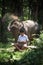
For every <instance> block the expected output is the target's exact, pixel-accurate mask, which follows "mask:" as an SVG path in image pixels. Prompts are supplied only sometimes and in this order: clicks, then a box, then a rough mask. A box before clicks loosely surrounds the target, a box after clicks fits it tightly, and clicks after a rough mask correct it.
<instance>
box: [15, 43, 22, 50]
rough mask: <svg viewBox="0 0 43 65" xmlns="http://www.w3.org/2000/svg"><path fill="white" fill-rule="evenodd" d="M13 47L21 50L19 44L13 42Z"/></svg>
mask: <svg viewBox="0 0 43 65" xmlns="http://www.w3.org/2000/svg"><path fill="white" fill-rule="evenodd" d="M15 47H16V49H17V50H19V51H21V49H20V45H19V44H18V43H17V44H15Z"/></svg>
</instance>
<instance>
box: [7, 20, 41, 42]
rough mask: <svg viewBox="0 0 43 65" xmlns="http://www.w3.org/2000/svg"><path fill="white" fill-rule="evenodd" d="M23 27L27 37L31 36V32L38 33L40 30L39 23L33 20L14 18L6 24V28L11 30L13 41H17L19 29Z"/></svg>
mask: <svg viewBox="0 0 43 65" xmlns="http://www.w3.org/2000/svg"><path fill="white" fill-rule="evenodd" d="M21 28H24V29H25V34H27V35H28V37H29V39H31V38H32V34H38V33H39V31H40V28H39V24H38V23H37V22H34V21H33V20H26V21H21V22H19V21H18V20H14V21H12V22H11V23H9V25H8V30H9V31H11V32H12V34H13V36H14V38H15V42H17V38H18V35H19V33H20V29H21Z"/></svg>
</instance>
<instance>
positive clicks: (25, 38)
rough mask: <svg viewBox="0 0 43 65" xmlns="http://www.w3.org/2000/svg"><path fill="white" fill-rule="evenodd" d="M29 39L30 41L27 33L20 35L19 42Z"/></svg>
mask: <svg viewBox="0 0 43 65" xmlns="http://www.w3.org/2000/svg"><path fill="white" fill-rule="evenodd" d="M27 41H29V39H28V36H27V35H25V34H24V35H23V36H22V35H19V37H18V42H27Z"/></svg>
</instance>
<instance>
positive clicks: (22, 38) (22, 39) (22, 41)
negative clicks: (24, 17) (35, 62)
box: [15, 27, 29, 51]
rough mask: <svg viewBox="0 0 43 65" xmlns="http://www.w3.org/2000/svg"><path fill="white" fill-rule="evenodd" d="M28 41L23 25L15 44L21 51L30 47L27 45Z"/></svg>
mask: <svg viewBox="0 0 43 65" xmlns="http://www.w3.org/2000/svg"><path fill="white" fill-rule="evenodd" d="M28 41H29V39H28V36H27V35H26V34H25V29H24V28H23V27H22V28H21V29H20V35H19V37H18V40H17V44H15V46H16V48H17V49H18V50H19V51H21V50H23V49H26V48H28V46H27V43H28Z"/></svg>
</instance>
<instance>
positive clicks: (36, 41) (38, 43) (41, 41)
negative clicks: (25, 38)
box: [32, 31, 43, 48]
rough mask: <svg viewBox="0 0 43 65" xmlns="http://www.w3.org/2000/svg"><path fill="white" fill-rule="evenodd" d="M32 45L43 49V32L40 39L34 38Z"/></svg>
mask: <svg viewBox="0 0 43 65" xmlns="http://www.w3.org/2000/svg"><path fill="white" fill-rule="evenodd" d="M32 44H33V45H35V46H38V47H41V48H43V32H42V31H41V32H40V35H39V38H34V39H33V41H32Z"/></svg>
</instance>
